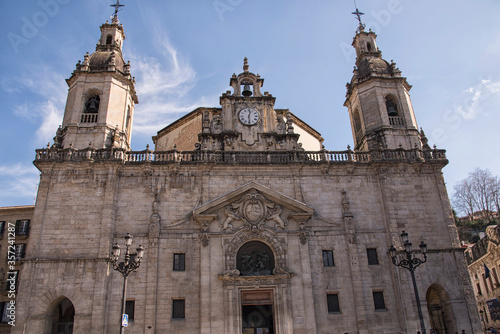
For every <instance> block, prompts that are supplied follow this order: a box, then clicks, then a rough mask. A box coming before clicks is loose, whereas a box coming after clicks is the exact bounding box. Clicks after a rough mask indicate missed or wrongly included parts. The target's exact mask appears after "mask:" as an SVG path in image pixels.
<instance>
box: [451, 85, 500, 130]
mask: <svg viewBox="0 0 500 334" xmlns="http://www.w3.org/2000/svg"><path fill="white" fill-rule="evenodd" d="M460 100H461V102H460V104H457V105H456V108H455V109H456V111H457V113H458V114H459V115H461V116H462V117H463V119H465V120H471V119H474V118H476V117H478V116H480V115H481V114H484V113H486V112H487V111H488V110H489V109H490V108H492V107H494V106H498V105H499V103H500V81H492V80H481V82H480V83H478V84H477V85H475V86H471V87H469V88H468V89H466V90H465V91H464V92H463V93H462V94H461V96H460Z"/></svg>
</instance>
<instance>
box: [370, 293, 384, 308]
mask: <svg viewBox="0 0 500 334" xmlns="http://www.w3.org/2000/svg"><path fill="white" fill-rule="evenodd" d="M373 304H374V306H375V309H376V310H385V309H386V308H385V301H384V293H383V292H382V291H374V292H373Z"/></svg>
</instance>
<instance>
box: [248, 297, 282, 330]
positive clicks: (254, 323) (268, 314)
mask: <svg viewBox="0 0 500 334" xmlns="http://www.w3.org/2000/svg"><path fill="white" fill-rule="evenodd" d="M273 304H274V303H273V291H272V290H254V291H242V292H241V318H242V319H241V320H242V322H241V323H242V327H243V328H242V333H243V334H274V314H273Z"/></svg>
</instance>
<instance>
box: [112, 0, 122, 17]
mask: <svg viewBox="0 0 500 334" xmlns="http://www.w3.org/2000/svg"><path fill="white" fill-rule="evenodd" d="M109 7H115V13H114V14H113V18H114V19H118V12H119V11H120V7H125V5H121V4H120V0H116V3H115V4H114V5H110V6H109Z"/></svg>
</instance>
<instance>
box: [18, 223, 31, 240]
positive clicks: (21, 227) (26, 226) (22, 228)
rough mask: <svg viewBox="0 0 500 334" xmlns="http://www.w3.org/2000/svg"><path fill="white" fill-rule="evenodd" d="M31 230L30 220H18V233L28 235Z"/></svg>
mask: <svg viewBox="0 0 500 334" xmlns="http://www.w3.org/2000/svg"><path fill="white" fill-rule="evenodd" d="M29 231H30V220H29V219H24V220H16V235H23V236H28V235H29Z"/></svg>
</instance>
